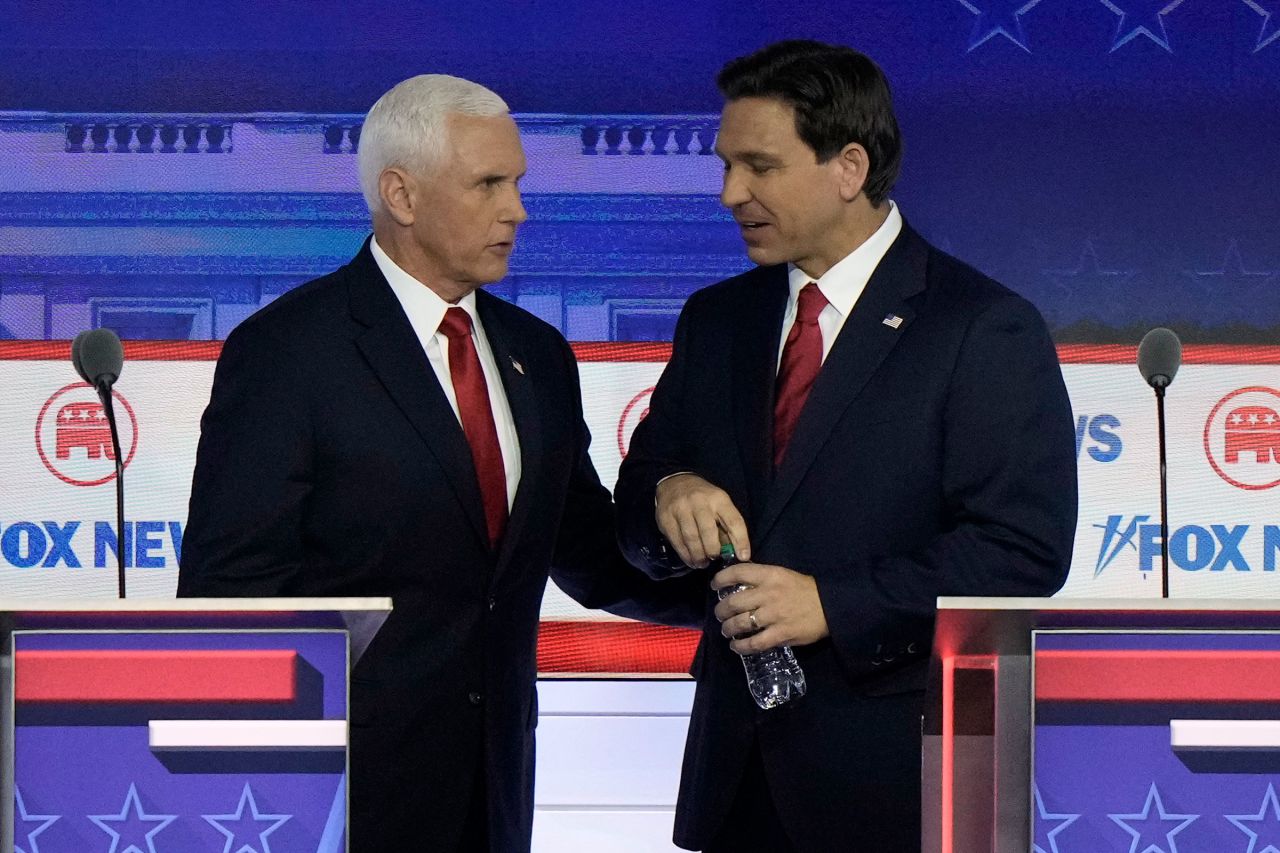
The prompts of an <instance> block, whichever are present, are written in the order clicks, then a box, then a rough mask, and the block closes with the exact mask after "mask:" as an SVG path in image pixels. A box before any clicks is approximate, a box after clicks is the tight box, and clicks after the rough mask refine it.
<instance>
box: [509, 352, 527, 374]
mask: <svg viewBox="0 0 1280 853" xmlns="http://www.w3.org/2000/svg"><path fill="white" fill-rule="evenodd" d="M511 366H512V367H514V368H515V369H516V373H519V374H520V375H521V376H524V365H523V364H521V363H520V362H518V361H516V357H515V356H512V357H511Z"/></svg>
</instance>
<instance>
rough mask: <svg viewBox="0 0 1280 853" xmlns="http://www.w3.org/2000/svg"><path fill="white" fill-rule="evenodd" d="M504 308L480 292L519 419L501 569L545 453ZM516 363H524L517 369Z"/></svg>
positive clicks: (480, 306) (483, 317)
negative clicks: (515, 477)
mask: <svg viewBox="0 0 1280 853" xmlns="http://www.w3.org/2000/svg"><path fill="white" fill-rule="evenodd" d="M501 307H502V306H501V305H500V304H499V303H498V298H497V297H496V296H492V295H490V294H488V293H485V292H484V291H479V292H477V293H476V310H477V311H478V312H479V314H480V322H481V323H482V324H483V325H484V334H485V337H486V338H487V339H488V341H489V347H490V349H492V350H493V358H494V361H495V362H496V363H497V365H498V373H499V374H500V375H501V377H502V387H503V389H504V390H505V391H506V393H507V405H509V406H510V407H511V418H512V420H513V421H515V425H516V434H517V435H518V436H519V437H520V485H519V486H518V487H517V488H516V494H515V500H514V502H513V503H512V505H511V516H510V518H508V519H507V529H506V532H505V533H504V534H503V536H502V542H501V543H500V544H499V546H498V570H499V571H501V570H502V567H503V566H505V565H506V563H507V561H508V559H509V558H510V556H511V553H512V549H514V548H515V546H516V543H518V542H519V541H520V536H521V534H522V532H523V530H524V526H525V522H526V520H527V519H528V517H529V508H530V506H531V504H532V501H533V500H534V499H535V495H534V491H535V490H536V488H537V484H538V483H539V482H541V480H542V472H541V463H542V458H543V456H544V454H543V453H542V416H541V414H540V413H539V409H538V398H537V395H536V393H535V389H534V381H533V377H531V376H529V375H527V373H526V372H525V371H526V369H527V368H526V364H527V362H526V360H525V358H524V357H523V355H522V354H521V353H520V351H519V341H518V340H517V338H516V336H515V334H514V333H513V332H512V331H511V330H510V329H508V328H507V327H506V326H505V325H504V324H503V322H502V316H501V314H502V312H501V310H500V309H501ZM516 365H520V366H519V367H518V368H517V367H516Z"/></svg>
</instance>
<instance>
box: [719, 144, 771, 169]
mask: <svg viewBox="0 0 1280 853" xmlns="http://www.w3.org/2000/svg"><path fill="white" fill-rule="evenodd" d="M716 156H717V157H719V158H720V159H721V160H723V161H724V162H726V163H727V162H729V160H730V159H734V160H740V161H742V162H743V163H746V164H747V165H749V166H780V165H782V160H781V159H780V158H778V157H776V156H774V155H773V154H766V153H764V152H763V151H743V152H741V153H739V154H737V155H736V156H735V157H732V158H730V157H727V156H725V153H724V152H723V151H721V150H720V149H718V148H717V149H716Z"/></svg>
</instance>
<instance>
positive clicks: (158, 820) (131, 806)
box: [87, 784, 178, 853]
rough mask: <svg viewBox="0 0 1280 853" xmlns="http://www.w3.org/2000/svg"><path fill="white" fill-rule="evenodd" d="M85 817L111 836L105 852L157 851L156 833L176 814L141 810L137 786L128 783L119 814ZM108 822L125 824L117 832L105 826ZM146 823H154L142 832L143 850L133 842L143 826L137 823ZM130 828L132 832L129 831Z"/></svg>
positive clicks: (154, 852)
mask: <svg viewBox="0 0 1280 853" xmlns="http://www.w3.org/2000/svg"><path fill="white" fill-rule="evenodd" d="M87 817H88V818H89V820H91V821H93V822H94V823H96V824H97V825H98V828H99V829H101V830H102V831H103V832H105V833H107V834H108V835H110V836H111V849H110V850H108V851H107V853H157V851H156V845H155V840H154V839H155V836H156V833H158V832H159V831H160V830H162V829H164V828H165V827H166V826H168V825H169V824H171V823H173V822H174V821H175V820H176V819H177V817H178V816H177V815H176V814H166V815H159V814H147V813H146V812H144V811H143V810H142V802H141V800H139V799H138V786H137V785H134V784H130V785H129V793H128V794H127V795H125V798H124V805H123V806H121V807H120V814H118V815H115V814H102V815H87ZM109 823H120V824H127V825H126V826H125V827H124V831H123V832H117V831H116V830H114V829H112V828H111V827H110V826H107V824H109ZM148 823H154V824H156V825H155V826H154V827H153V828H152V829H150V830H149V831H147V832H145V833H143V838H142V843H143V844H146V845H147V848H146V849H145V850H143V849H142V847H141V846H140V845H139V844H137V843H134V842H135V841H136V837H137V833H138V832H139V831H141V830H142V829H144V828H145V827H144V826H138V824H148ZM131 830H132V832H130V831H131ZM126 835H131V837H129V838H126ZM121 839H125V841H124V844H125V846H123V847H121V846H120V845H121Z"/></svg>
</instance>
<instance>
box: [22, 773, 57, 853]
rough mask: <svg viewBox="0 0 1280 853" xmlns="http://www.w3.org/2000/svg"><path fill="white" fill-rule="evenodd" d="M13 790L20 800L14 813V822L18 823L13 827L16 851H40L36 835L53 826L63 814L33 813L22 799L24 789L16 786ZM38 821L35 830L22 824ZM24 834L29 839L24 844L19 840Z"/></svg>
mask: <svg viewBox="0 0 1280 853" xmlns="http://www.w3.org/2000/svg"><path fill="white" fill-rule="evenodd" d="M13 792H14V795H15V796H16V797H17V800H18V803H17V811H16V812H15V814H14V823H15V824H17V825H15V826H14V828H13V845H14V847H13V849H14V853H40V843H39V842H38V841H36V836H38V835H39V834H40V833H42V832H44V831H45V830H46V829H48V828H49V827H50V826H52V825H53V824H54V823H55V822H56V821H57V820H58V819H59V818H60V817H62V816H61V815H51V814H31V813H30V812H28V811H27V804H26V803H25V802H24V801H23V799H22V790H21V789H20V788H17V787H15V788H14V789H13ZM37 822H39V823H40V825H39V826H37V827H36V828H35V829H33V830H26V829H23V828H21V824H24V823H37ZM24 835H25V836H26V837H27V840H26V841H25V842H23V844H19V843H18V842H20V841H22V836H24ZM23 845H25V846H23Z"/></svg>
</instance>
